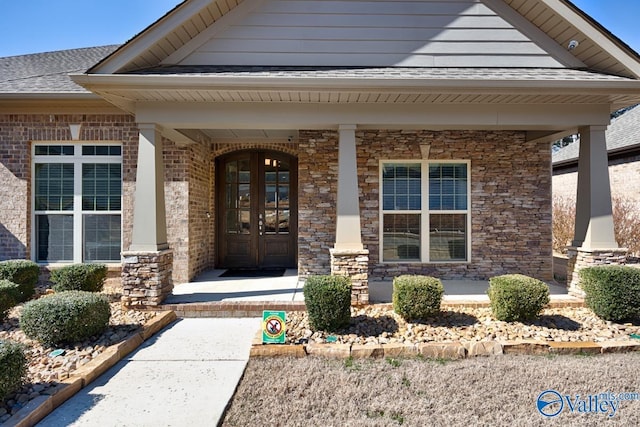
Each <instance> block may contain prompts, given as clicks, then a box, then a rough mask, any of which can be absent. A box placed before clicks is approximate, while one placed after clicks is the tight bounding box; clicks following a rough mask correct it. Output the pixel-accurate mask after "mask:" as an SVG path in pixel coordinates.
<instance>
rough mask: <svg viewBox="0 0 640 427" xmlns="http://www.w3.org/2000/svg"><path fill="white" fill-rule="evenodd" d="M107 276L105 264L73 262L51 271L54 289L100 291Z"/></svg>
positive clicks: (59, 290) (57, 290)
mask: <svg viewBox="0 0 640 427" xmlns="http://www.w3.org/2000/svg"><path fill="white" fill-rule="evenodd" d="M106 278H107V266H106V265H104V264H73V265H68V266H65V267H62V268H60V269H57V270H53V271H52V272H51V278H50V280H51V282H52V283H53V284H54V285H53V286H52V288H53V290H54V291H56V292H63V291H87V292H100V291H102V288H103V287H104V281H105V279H106Z"/></svg>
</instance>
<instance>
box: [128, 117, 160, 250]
mask: <svg viewBox="0 0 640 427" xmlns="http://www.w3.org/2000/svg"><path fill="white" fill-rule="evenodd" d="M138 127H139V129H140V142H139V144H138V168H137V174H136V191H135V196H134V205H133V230H132V236H131V248H130V250H131V251H160V250H164V249H167V248H168V247H169V245H168V244H167V221H166V211H165V204H164V162H163V159H162V137H161V135H160V132H159V131H158V128H157V125H155V124H152V123H151V124H148V123H141V124H139V125H138Z"/></svg>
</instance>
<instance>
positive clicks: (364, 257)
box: [329, 249, 369, 306]
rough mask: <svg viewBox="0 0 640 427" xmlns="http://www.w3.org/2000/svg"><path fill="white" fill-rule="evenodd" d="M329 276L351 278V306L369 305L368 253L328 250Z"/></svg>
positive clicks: (362, 251)
mask: <svg viewBox="0 0 640 427" xmlns="http://www.w3.org/2000/svg"><path fill="white" fill-rule="evenodd" d="M329 252H330V254H331V275H332V276H348V277H350V278H351V305H356V306H357V305H365V304H369V251H368V250H343V249H330V250H329Z"/></svg>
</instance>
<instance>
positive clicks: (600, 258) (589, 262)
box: [567, 246, 628, 298]
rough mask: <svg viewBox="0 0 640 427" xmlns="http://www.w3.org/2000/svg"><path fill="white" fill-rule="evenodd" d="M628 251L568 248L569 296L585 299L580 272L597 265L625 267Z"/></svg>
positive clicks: (621, 249) (623, 249) (620, 249)
mask: <svg viewBox="0 0 640 427" xmlns="http://www.w3.org/2000/svg"><path fill="white" fill-rule="evenodd" d="M627 252H628V251H627V249H625V248H616V249H587V248H577V247H575V246H570V247H568V248H567V256H568V260H567V284H568V286H569V295H571V296H575V297H581V298H582V297H584V295H585V294H584V291H583V290H582V288H580V276H579V274H578V272H579V271H580V270H582V269H583V268H586V267H593V266H596V265H624V264H626V262H627Z"/></svg>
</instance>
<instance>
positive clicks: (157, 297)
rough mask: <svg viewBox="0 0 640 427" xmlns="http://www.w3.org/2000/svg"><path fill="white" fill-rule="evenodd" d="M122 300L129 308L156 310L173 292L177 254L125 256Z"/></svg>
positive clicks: (162, 252) (142, 253) (139, 253)
mask: <svg viewBox="0 0 640 427" xmlns="http://www.w3.org/2000/svg"><path fill="white" fill-rule="evenodd" d="M122 257H123V261H122V297H121V299H120V301H121V302H122V305H123V307H125V308H145V307H155V306H158V305H160V304H162V301H164V299H165V298H166V297H167V296H168V295H169V294H170V293H171V291H172V290H173V279H172V272H173V251H172V250H171V249H166V250H163V251H157V252H123V253H122Z"/></svg>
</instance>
